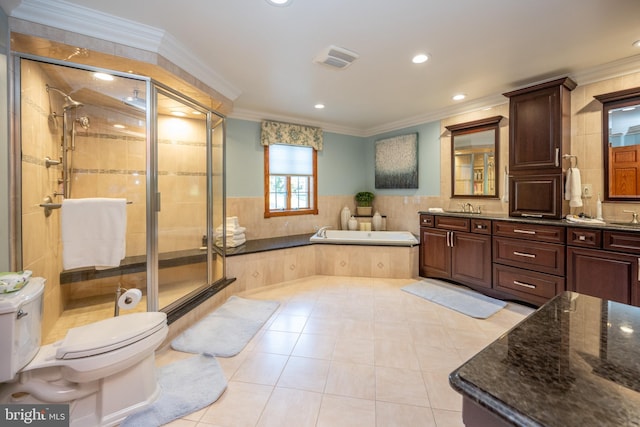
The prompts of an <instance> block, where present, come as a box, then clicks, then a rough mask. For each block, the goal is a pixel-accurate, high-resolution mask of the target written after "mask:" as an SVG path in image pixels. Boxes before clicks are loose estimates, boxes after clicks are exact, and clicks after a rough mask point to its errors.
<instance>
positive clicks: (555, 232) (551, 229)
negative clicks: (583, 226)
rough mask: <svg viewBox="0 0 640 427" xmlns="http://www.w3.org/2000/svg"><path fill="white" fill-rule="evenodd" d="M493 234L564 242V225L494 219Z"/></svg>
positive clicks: (540, 240) (539, 240)
mask: <svg viewBox="0 0 640 427" xmlns="http://www.w3.org/2000/svg"><path fill="white" fill-rule="evenodd" d="M493 235H494V236H504V237H513V238H516V239H526V240H536V241H538V242H549V243H564V242H565V230H564V227H556V226H554V225H540V224H523V223H517V222H509V221H493Z"/></svg>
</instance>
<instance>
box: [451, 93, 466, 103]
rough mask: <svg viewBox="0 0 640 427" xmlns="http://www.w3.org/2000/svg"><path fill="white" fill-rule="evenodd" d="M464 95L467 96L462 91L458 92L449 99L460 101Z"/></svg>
mask: <svg viewBox="0 0 640 427" xmlns="http://www.w3.org/2000/svg"><path fill="white" fill-rule="evenodd" d="M466 97H467V95H465V94H464V93H459V94H457V95H453V97H452V98H451V99H453V100H454V101H462V100H463V99H465V98H466Z"/></svg>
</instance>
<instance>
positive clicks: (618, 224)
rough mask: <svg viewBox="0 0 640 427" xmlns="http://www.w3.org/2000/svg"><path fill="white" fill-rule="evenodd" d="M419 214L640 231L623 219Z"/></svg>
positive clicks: (497, 214) (638, 225)
mask: <svg viewBox="0 0 640 427" xmlns="http://www.w3.org/2000/svg"><path fill="white" fill-rule="evenodd" d="M418 214H419V215H423V214H424V215H436V216H437V215H442V216H456V217H463V218H478V219H490V220H500V221H512V222H519V223H524V224H540V225H559V226H562V227H584V228H597V229H600V230H616V231H629V232H632V233H634V232H636V233H640V224H635V225H633V224H626V223H625V222H624V221H611V222H605V224H591V223H582V222H571V221H567V220H566V219H548V218H535V217H524V216H509V215H508V214H506V213H504V214H503V213H481V214H477V213H463V212H451V211H449V212H447V211H444V212H429V211H418Z"/></svg>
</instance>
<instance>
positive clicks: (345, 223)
mask: <svg viewBox="0 0 640 427" xmlns="http://www.w3.org/2000/svg"><path fill="white" fill-rule="evenodd" d="M349 218H351V210H350V209H349V208H348V207H347V206H345V207H344V208H342V211H341V212H340V229H341V230H347V229H348V228H349Z"/></svg>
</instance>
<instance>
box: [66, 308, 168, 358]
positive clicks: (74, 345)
mask: <svg viewBox="0 0 640 427" xmlns="http://www.w3.org/2000/svg"><path fill="white" fill-rule="evenodd" d="M166 323H167V315H166V314H165V313H163V312H157V311H156V312H145V313H132V314H127V315H124V316H118V317H112V318H109V319H105V320H100V321H98V322H95V323H91V324H89V325H86V326H80V327H77V328H72V329H69V331H68V332H67V335H66V336H65V338H64V340H62V342H61V343H60V346H59V348H58V349H57V351H56V359H78V358H81V357H88V356H94V355H96V354H101V353H106V352H109V351H113V350H117V349H119V348H122V347H124V346H127V345H129V344H132V343H134V342H136V341H140V340H141V339H144V338H146V337H148V336H149V335H152V334H153V333H155V332H157V331H158V330H160V329H162V328H163V327H164V326H165V325H166Z"/></svg>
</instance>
